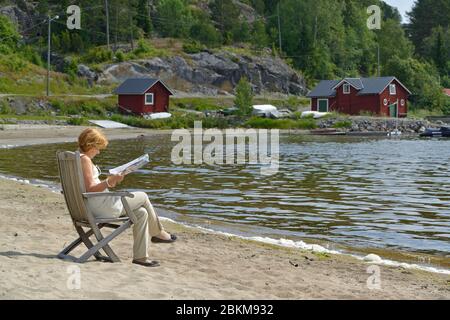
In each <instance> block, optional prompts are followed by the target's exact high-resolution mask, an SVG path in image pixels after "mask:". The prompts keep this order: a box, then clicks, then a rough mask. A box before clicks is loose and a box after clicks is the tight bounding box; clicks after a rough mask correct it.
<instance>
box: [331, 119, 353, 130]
mask: <svg viewBox="0 0 450 320" xmlns="http://www.w3.org/2000/svg"><path fill="white" fill-rule="evenodd" d="M351 127H352V122H351V121H350V120H340V121H337V122H336V123H335V124H334V125H333V128H351Z"/></svg>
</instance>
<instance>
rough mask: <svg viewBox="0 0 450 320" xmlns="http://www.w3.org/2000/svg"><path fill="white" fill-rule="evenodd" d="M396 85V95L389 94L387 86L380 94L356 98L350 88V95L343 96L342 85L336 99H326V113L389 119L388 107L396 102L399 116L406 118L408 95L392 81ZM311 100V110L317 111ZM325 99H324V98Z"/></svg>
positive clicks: (315, 100)
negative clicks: (378, 116)
mask: <svg viewBox="0 0 450 320" xmlns="http://www.w3.org/2000/svg"><path fill="white" fill-rule="evenodd" d="M392 83H395V84H396V87H397V93H396V95H390V94H389V86H388V87H387V88H386V89H385V90H384V91H383V92H382V93H381V94H380V95H378V94H374V95H364V96H358V95H357V93H358V91H357V90H356V89H355V88H353V87H352V86H350V94H344V93H343V89H342V85H341V86H339V87H338V88H336V90H337V91H336V97H333V98H328V106H329V109H328V111H337V112H341V113H346V114H350V115H359V114H361V112H364V111H366V112H370V113H373V114H376V115H382V116H387V117H389V105H390V104H393V103H395V102H396V101H397V99H398V102H399V109H398V110H399V116H400V117H406V114H407V113H408V97H409V93H408V92H407V91H406V90H405V89H404V88H403V86H401V85H400V84H399V83H398V82H397V81H396V80H394V81H392ZM385 98H386V99H387V100H388V104H387V105H386V106H385V105H384V99H385ZM318 99H319V98H312V99H311V110H312V111H317V100H318ZM324 99H325V98H324ZM402 99H404V100H405V105H404V106H402V105H401V103H400V102H401V100H402Z"/></svg>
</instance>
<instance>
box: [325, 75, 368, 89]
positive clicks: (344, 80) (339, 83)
mask: <svg viewBox="0 0 450 320" xmlns="http://www.w3.org/2000/svg"><path fill="white" fill-rule="evenodd" d="M347 79H355V80H359V81H360V82H361V85H362V88H357V87H355V86H354V85H352V84H351V83H350V82H348V81H347ZM347 79H342V80H341V81H339V82H338V84H337V85H335V86H334V87H333V88H331V89H333V90H336V88H339V87H340V86H341V84H342V82H346V83H348V84H349V85H351V86H352V87H353V88H355V89H356V90H358V91H359V90H362V89H364V85H363V83H362V81H361V78H347Z"/></svg>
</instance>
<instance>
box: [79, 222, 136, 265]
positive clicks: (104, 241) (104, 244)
mask: <svg viewBox="0 0 450 320" xmlns="http://www.w3.org/2000/svg"><path fill="white" fill-rule="evenodd" d="M130 226H131V222H130V221H127V222H125V223H124V224H122V225H121V226H120V227H119V228H117V229H116V230H114V231H113V232H112V233H111V234H109V235H108V236H107V237H106V238H103V236H102V234H101V233H100V230H99V229H98V228H97V226H96V229H94V228H93V232H94V234H95V236H96V238H97V240H99V242H98V243H97V244H95V245H94V246H93V247H91V248H90V249H89V250H88V251H87V252H86V253H84V254H83V255H82V256H81V257H80V258H79V259H78V262H85V261H86V260H87V259H89V257H91V256H92V255H94V254H95V253H96V252H97V251H98V250H100V249H103V250H104V251H105V252H106V254H107V255H108V256H109V257H110V258H111V260H112V261H113V262H120V259H119V257H117V255H116V254H115V253H114V251H112V249H111V247H110V246H109V245H108V243H109V242H110V241H111V240H113V239H114V238H115V237H117V236H118V235H119V234H121V233H122V232H123V231H125V230H126V229H127V228H129V227H130Z"/></svg>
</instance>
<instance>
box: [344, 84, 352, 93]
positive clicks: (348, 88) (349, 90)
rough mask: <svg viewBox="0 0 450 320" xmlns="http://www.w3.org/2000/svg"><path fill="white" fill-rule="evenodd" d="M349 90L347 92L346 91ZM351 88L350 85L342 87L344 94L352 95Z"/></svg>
mask: <svg viewBox="0 0 450 320" xmlns="http://www.w3.org/2000/svg"><path fill="white" fill-rule="evenodd" d="M346 88H347V90H345V89H346ZM351 90H352V89H351V86H350V85H349V84H348V83H344V84H343V85H342V92H343V93H344V94H350V93H351Z"/></svg>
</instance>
